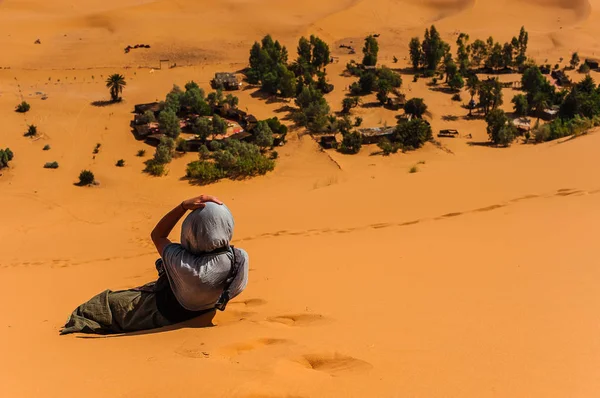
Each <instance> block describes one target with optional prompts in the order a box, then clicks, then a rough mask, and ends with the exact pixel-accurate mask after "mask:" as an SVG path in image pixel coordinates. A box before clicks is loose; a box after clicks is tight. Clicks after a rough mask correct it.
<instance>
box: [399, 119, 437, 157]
mask: <svg viewBox="0 0 600 398" xmlns="http://www.w3.org/2000/svg"><path fill="white" fill-rule="evenodd" d="M432 137H433V133H432V131H431V126H430V125H429V124H428V123H427V122H425V121H424V120H422V119H412V120H411V121H409V122H400V123H399V124H398V126H396V129H395V130H394V135H393V137H392V141H394V142H396V143H398V144H399V145H400V146H401V147H402V148H403V149H404V150H410V149H417V148H420V147H421V146H422V145H423V144H424V143H425V142H427V141H429V140H430V139H431V138H432Z"/></svg>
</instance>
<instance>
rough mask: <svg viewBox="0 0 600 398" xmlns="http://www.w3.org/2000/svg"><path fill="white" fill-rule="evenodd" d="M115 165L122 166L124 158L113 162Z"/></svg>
mask: <svg viewBox="0 0 600 398" xmlns="http://www.w3.org/2000/svg"><path fill="white" fill-rule="evenodd" d="M115 166H117V167H124V166H125V160H123V159H119V160H117V163H116V164H115Z"/></svg>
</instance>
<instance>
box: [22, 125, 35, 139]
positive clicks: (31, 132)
mask: <svg viewBox="0 0 600 398" xmlns="http://www.w3.org/2000/svg"><path fill="white" fill-rule="evenodd" d="M37 133H38V130H37V126H36V125H35V124H30V125H29V126H27V132H26V133H25V134H24V135H25V137H34V136H36V135H37Z"/></svg>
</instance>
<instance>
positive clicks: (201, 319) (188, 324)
mask: <svg viewBox="0 0 600 398" xmlns="http://www.w3.org/2000/svg"><path fill="white" fill-rule="evenodd" d="M216 312H217V311H216V310H210V311H207V312H205V313H204V314H202V315H200V316H197V317H196V318H192V319H190V320H188V321H185V322H180V323H176V324H173V325H169V326H164V327H161V328H156V329H148V330H137V331H134V332H126V333H119V334H102V335H78V336H75V337H76V338H78V339H107V338H119V337H130V336H142V335H148V334H157V333H165V332H170V331H173V330H178V329H200V328H209V327H213V326H215V325H214V324H213V319H214V317H215V314H216Z"/></svg>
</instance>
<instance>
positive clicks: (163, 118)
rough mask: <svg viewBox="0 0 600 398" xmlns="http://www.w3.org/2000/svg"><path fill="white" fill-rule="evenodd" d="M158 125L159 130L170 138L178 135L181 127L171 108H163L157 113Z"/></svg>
mask: <svg viewBox="0 0 600 398" xmlns="http://www.w3.org/2000/svg"><path fill="white" fill-rule="evenodd" d="M158 127H159V129H160V132H161V133H163V134H166V135H167V136H169V137H171V138H177V137H179V134H180V133H181V127H180V125H179V118H178V117H177V115H176V114H175V112H173V111H172V110H171V109H165V110H163V111H162V112H160V114H159V115H158Z"/></svg>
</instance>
